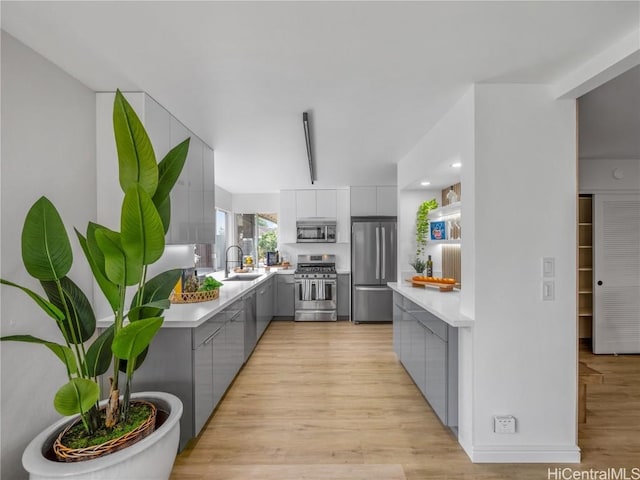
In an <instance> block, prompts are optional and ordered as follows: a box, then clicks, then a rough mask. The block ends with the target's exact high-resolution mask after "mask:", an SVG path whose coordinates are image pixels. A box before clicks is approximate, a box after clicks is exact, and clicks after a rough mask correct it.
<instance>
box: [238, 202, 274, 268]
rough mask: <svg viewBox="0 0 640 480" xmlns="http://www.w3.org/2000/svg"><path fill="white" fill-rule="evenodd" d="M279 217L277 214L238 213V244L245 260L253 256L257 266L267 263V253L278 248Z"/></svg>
mask: <svg viewBox="0 0 640 480" xmlns="http://www.w3.org/2000/svg"><path fill="white" fill-rule="evenodd" d="M277 222H278V216H277V214H275V213H255V214H254V213H237V214H236V236H235V238H236V243H237V245H239V246H240V248H242V253H244V256H245V258H246V257H247V256H251V257H252V258H253V259H254V261H255V260H257V265H264V264H265V263H266V257H267V252H275V251H276V248H278V223H277Z"/></svg>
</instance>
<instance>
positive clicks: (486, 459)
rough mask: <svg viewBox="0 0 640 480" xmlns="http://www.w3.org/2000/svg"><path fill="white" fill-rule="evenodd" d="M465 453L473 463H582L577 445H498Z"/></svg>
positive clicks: (472, 449)
mask: <svg viewBox="0 0 640 480" xmlns="http://www.w3.org/2000/svg"><path fill="white" fill-rule="evenodd" d="M465 451H466V452H467V455H469V458H471V461H472V462H473V463H580V447H578V446H577V445H572V446H569V445H567V446H555V445H548V446H547V445H531V446H526V445H518V446H507V445H496V446H486V447H484V446H483V447H472V448H471V449H467V448H465Z"/></svg>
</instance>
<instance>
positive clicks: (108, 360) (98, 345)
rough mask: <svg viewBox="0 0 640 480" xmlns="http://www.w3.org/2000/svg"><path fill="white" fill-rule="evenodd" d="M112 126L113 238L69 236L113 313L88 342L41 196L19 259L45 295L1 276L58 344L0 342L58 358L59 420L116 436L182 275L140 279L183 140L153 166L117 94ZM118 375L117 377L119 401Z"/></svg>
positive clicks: (90, 232) (60, 241) (54, 221)
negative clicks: (37, 347)
mask: <svg viewBox="0 0 640 480" xmlns="http://www.w3.org/2000/svg"><path fill="white" fill-rule="evenodd" d="M113 126H114V136H115V141H116V146H117V153H118V169H119V182H120V186H121V188H122V190H123V192H124V198H123V201H122V206H121V218H120V231H119V232H118V231H114V230H111V229H109V228H107V227H104V226H101V225H98V224H96V223H92V222H90V223H89V224H88V226H87V228H86V232H85V233H84V234H83V233H80V232H79V231H78V230H75V233H76V236H77V239H78V241H79V243H80V246H81V248H82V251H83V253H84V256H85V257H86V260H87V262H88V263H89V267H90V269H91V272H92V273H93V276H94V278H95V280H96V283H97V284H98V285H99V287H100V289H101V290H102V292H103V294H104V296H105V297H106V299H107V301H108V303H109V305H110V306H111V309H112V310H113V323H112V324H111V326H109V328H107V329H105V330H104V331H102V332H101V333H100V335H97V336H96V335H95V331H96V318H95V314H94V311H93V309H92V306H91V303H90V301H89V300H88V298H87V296H86V295H85V294H84V293H83V291H82V290H81V289H80V288H79V287H78V286H77V285H76V284H75V283H74V282H73V281H72V280H71V279H70V278H69V277H68V276H67V274H68V273H69V271H70V269H71V266H72V264H73V256H72V248H71V243H70V241H69V238H68V235H67V231H66V229H65V226H64V224H63V221H62V219H61V217H60V215H59V213H58V211H57V210H56V208H55V206H54V205H53V204H52V203H51V202H50V201H49V200H48V199H47V198H46V197H41V198H40V199H38V200H37V201H36V202H35V203H34V204H33V206H32V207H31V209H30V210H29V212H28V213H27V216H26V218H25V222H24V227H23V230H22V260H23V263H24V266H25V268H26V270H27V272H28V273H29V274H30V275H31V276H32V277H34V278H35V279H37V280H38V281H39V282H40V284H41V285H42V289H43V291H44V296H43V295H40V294H38V293H36V292H34V291H32V290H30V289H28V288H26V287H23V286H20V285H17V284H15V283H13V282H10V281H8V280H4V279H0V282H1V283H2V284H3V285H8V286H11V287H16V288H18V289H20V290H22V291H23V292H24V293H26V294H27V295H28V296H29V297H30V298H31V299H32V300H33V301H34V302H35V303H36V304H37V305H38V306H39V307H41V309H42V310H43V311H44V313H46V314H47V315H48V316H49V317H51V318H52V319H53V320H54V321H55V322H56V324H57V326H58V328H59V330H60V333H61V337H62V341H52V340H44V339H42V338H37V337H34V336H32V335H11V336H5V337H2V338H1V340H3V341H20V342H28V343H36V344H42V345H44V346H45V347H47V348H49V349H50V350H51V351H52V352H53V353H54V354H55V355H56V356H57V358H58V359H60V361H61V362H62V364H63V365H64V368H65V370H66V374H67V382H66V383H65V384H64V385H62V387H60V389H59V390H58V391H57V393H56V394H55V397H54V401H53V404H54V407H55V409H56V410H57V411H58V412H59V413H60V414H62V415H74V414H80V418H81V420H82V424H83V425H84V429H85V430H86V433H87V435H88V436H90V435H92V434H93V433H94V432H95V431H96V430H97V429H98V428H100V427H106V428H107V429H113V428H114V427H115V426H116V425H118V424H120V423H123V422H126V421H127V420H128V416H129V406H130V394H131V383H132V379H133V375H134V371H135V370H136V368H138V367H139V366H140V364H141V363H142V360H143V359H144V356H145V355H146V352H147V350H148V348H149V345H150V343H151V341H152V339H153V337H154V335H155V334H156V333H157V331H158V330H159V328H160V326H161V325H162V322H163V317H162V314H163V311H164V309H166V308H169V306H170V305H169V300H168V298H169V295H170V293H171V290H172V288H173V287H174V285H175V284H176V282H177V280H178V278H179V277H180V274H181V271H180V270H170V271H166V272H163V273H161V274H159V275H157V276H155V277H154V278H151V279H149V280H147V268H148V266H149V265H151V264H152V263H154V262H156V261H157V260H158V259H159V258H160V257H161V255H162V254H163V251H164V247H165V234H166V232H167V231H168V228H169V222H170V199H169V194H170V192H171V190H172V188H173V186H174V185H175V183H176V180H177V178H178V176H179V175H180V172H181V171H182V168H183V167H184V163H185V160H186V156H187V151H188V148H189V139H187V140H185V141H183V142H182V143H180V144H179V145H177V146H175V147H174V148H173V149H172V150H170V151H169V153H167V155H166V156H165V157H164V159H163V160H162V161H160V162H159V163H158V162H157V161H156V156H155V153H154V151H153V147H152V145H151V141H150V140H149V137H148V135H147V133H146V131H145V129H144V127H143V125H142V123H141V122H140V119H139V118H138V116H137V115H136V113H135V111H134V110H133V109H132V107H131V106H130V105H129V103H128V102H127V100H126V99H125V98H124V96H123V95H122V93H121V92H120V91H117V92H116V95H115V100H114V106H113ZM132 286H134V287H135V290H136V291H135V295H133V299H132V300H131V302H130V303H129V305H128V306H127V297H128V296H127V290H128V287H132ZM91 340H93V341H91ZM110 367H112V368H113V374H112V377H111V386H110V391H109V394H108V401H107V405H106V411H105V414H104V415H100V413H99V408H98V402H99V400H100V399H101V397H102V395H101V391H100V384H99V382H98V377H99V376H100V375H102V374H105V373H107V372H108V370H109V368H110ZM120 372H122V373H123V374H124V391H123V393H122V398H121V395H120V390H121V382H120ZM102 423H104V425H101V424H102Z"/></svg>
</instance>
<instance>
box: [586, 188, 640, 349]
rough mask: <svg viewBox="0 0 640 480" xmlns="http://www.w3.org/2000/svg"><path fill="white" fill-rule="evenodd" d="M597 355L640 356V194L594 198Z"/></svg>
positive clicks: (595, 331) (595, 346) (595, 337)
mask: <svg viewBox="0 0 640 480" xmlns="http://www.w3.org/2000/svg"><path fill="white" fill-rule="evenodd" d="M593 213H594V219H593V220H594V222H593V231H594V271H593V281H594V285H593V292H594V309H595V310H594V314H595V315H594V329H593V351H594V353H640V195H595V196H594V212H593Z"/></svg>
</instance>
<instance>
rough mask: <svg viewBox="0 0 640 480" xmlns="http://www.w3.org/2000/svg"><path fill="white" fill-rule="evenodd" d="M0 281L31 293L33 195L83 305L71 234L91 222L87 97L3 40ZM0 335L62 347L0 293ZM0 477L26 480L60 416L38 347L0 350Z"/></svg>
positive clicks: (84, 274)
mask: <svg viewBox="0 0 640 480" xmlns="http://www.w3.org/2000/svg"><path fill="white" fill-rule="evenodd" d="M1 57H2V79H1V84H2V91H1V93H2V165H1V172H2V179H1V185H2V193H1V200H2V204H1V210H2V220H1V225H2V251H1V260H2V263H1V275H2V278H7V279H10V280H13V281H16V282H17V283H21V284H24V285H26V286H28V287H30V288H32V289H34V290H38V291H41V290H40V286H39V284H38V282H36V281H35V280H34V279H32V278H31V277H29V276H28V275H27V274H26V273H25V272H24V268H23V266H22V261H21V255H20V235H21V231H22V224H23V222H24V217H25V215H26V213H27V211H28V209H29V208H30V207H31V205H32V204H33V202H35V201H36V200H37V199H38V198H39V197H40V196H41V195H46V196H47V197H48V198H49V199H50V200H51V201H52V202H53V203H54V204H55V205H56V207H57V208H58V210H59V212H60V214H61V216H62V218H63V220H64V221H65V224H66V225H67V227H68V230H69V235H70V240H71V244H72V245H73V247H74V250H73V253H74V259H75V263H74V267H73V269H72V271H71V273H70V276H71V277H72V278H73V279H74V280H75V281H76V283H78V284H79V285H80V286H81V287H82V288H83V289H84V291H85V292H86V293H87V296H89V298H91V295H92V292H91V288H92V282H91V275H90V271H89V268H88V267H87V266H86V263H85V262H84V257H83V254H82V252H81V250H80V248H79V246H78V242H77V240H76V239H75V234H74V233H73V229H72V227H73V226H76V227H78V228H79V229H80V230H84V229H85V227H86V223H87V222H88V221H89V220H91V219H95V216H96V198H95V189H96V181H95V179H96V162H95V131H96V130H95V96H94V92H93V91H91V90H89V89H88V88H86V87H85V86H84V85H82V84H81V83H79V82H78V81H77V80H75V79H74V78H72V77H70V76H68V75H67V74H66V73H64V72H63V71H62V70H60V69H59V68H58V67H56V66H55V65H53V64H52V63H50V62H49V61H48V60H46V59H44V58H43V57H41V56H40V55H38V54H36V53H35V52H34V51H33V50H30V49H29V48H27V47H26V46H25V45H23V44H22V43H20V42H18V41H17V40H15V39H14V38H13V37H11V36H10V35H8V34H6V33H5V32H2V55H1ZM1 291H2V307H1V310H0V312H1V319H0V324H1V328H2V335H12V334H17V333H29V334H33V335H35V336H38V337H43V338H47V339H51V340H56V341H62V338H61V336H60V334H59V332H58V329H57V328H56V327H55V326H54V324H53V321H52V320H51V319H50V318H49V317H47V316H46V315H44V314H43V313H41V311H40V309H38V308H37V307H35V306H34V305H33V303H32V302H31V301H29V300H28V299H27V297H26V296H25V295H23V294H21V293H19V292H17V291H16V290H13V289H9V288H7V287H2V290H1ZM1 379H2V397H1V398H2V400H1V418H2V435H1V439H0V442H1V446H0V451H1V452H2V453H1V455H2V470H1V475H0V476H1V477H2V478H7V479H12V480H13V479H21V478H26V473H25V472H24V471H23V469H22V467H21V456H22V451H23V449H24V447H25V446H26V445H27V443H28V442H29V441H30V440H31V439H32V438H33V437H34V436H35V435H36V434H37V433H39V432H40V431H41V430H42V429H43V428H44V427H46V426H48V425H49V424H50V423H52V422H53V421H54V420H56V419H57V418H59V415H58V414H57V413H56V412H55V411H54V409H53V396H54V394H55V392H56V391H57V389H58V388H59V387H60V386H61V385H62V384H63V383H65V382H66V374H65V372H64V368H63V367H62V364H60V362H58V361H57V360H55V359H54V356H53V354H52V353H51V352H50V351H49V350H47V349H46V348H44V347H41V346H39V345H27V344H20V343H12V342H6V343H2V346H1Z"/></svg>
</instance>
